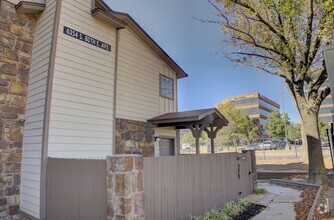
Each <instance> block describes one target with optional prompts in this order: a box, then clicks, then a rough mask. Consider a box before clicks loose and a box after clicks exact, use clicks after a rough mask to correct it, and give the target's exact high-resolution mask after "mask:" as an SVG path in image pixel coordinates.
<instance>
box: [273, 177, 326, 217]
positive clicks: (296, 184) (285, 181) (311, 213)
mask: <svg viewBox="0 0 334 220" xmlns="http://www.w3.org/2000/svg"><path fill="white" fill-rule="evenodd" d="M270 183H273V184H278V185H279V184H285V185H293V186H307V187H313V188H318V192H317V195H316V196H315V198H314V200H313V203H312V206H311V209H310V211H309V213H308V216H307V220H312V219H313V214H314V211H315V208H316V206H317V204H318V201H319V198H320V195H321V191H322V186H321V185H318V184H311V183H298V182H293V181H287V180H278V179H271V180H270Z"/></svg>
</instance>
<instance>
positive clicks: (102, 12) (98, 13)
mask: <svg viewBox="0 0 334 220" xmlns="http://www.w3.org/2000/svg"><path fill="white" fill-rule="evenodd" d="M92 16H94V17H98V18H101V19H104V20H106V21H107V22H109V23H111V24H112V25H114V26H115V27H116V28H129V29H130V30H131V31H133V32H134V33H135V34H136V35H137V36H138V37H139V38H140V39H141V40H142V41H143V42H144V43H145V44H146V45H147V46H148V47H149V48H150V49H151V50H153V51H154V52H155V53H156V54H157V55H158V57H160V59H162V60H163V61H165V62H166V64H167V65H168V66H169V67H170V68H171V69H172V70H174V71H175V72H176V76H177V78H178V79H180V78H184V77H188V74H187V73H186V72H184V70H183V69H182V68H181V67H180V66H179V65H178V64H177V63H176V62H175V61H174V60H173V59H172V58H171V57H170V56H169V55H168V54H167V53H166V52H165V51H164V50H163V49H162V48H161V47H160V46H159V45H158V44H157V42H155V41H154V40H153V39H152V38H151V37H150V35H148V34H147V33H146V32H145V31H144V29H143V28H142V27H141V26H140V25H139V24H138V23H137V22H136V21H135V20H134V19H133V18H132V17H131V16H130V15H129V14H127V13H122V12H116V11H113V10H112V9H111V8H110V7H109V6H108V5H107V4H106V3H105V2H104V1H102V0H95V8H94V9H93V10H92Z"/></svg>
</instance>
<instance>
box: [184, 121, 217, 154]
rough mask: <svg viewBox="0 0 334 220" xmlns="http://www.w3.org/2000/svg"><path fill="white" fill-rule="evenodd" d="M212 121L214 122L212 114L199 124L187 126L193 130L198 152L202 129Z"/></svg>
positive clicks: (197, 151) (197, 152) (198, 151)
mask: <svg viewBox="0 0 334 220" xmlns="http://www.w3.org/2000/svg"><path fill="white" fill-rule="evenodd" d="M212 122H213V117H212V115H208V116H206V117H205V118H203V119H202V120H201V121H200V123H198V124H195V125H186V126H185V127H186V128H188V129H189V130H190V131H191V133H192V135H193V136H194V138H195V139H196V154H199V153H200V149H199V138H200V137H201V136H202V131H203V130H204V129H205V128H206V127H207V126H208V125H209V124H210V123H212Z"/></svg>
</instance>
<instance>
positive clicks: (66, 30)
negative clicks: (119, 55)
mask: <svg viewBox="0 0 334 220" xmlns="http://www.w3.org/2000/svg"><path fill="white" fill-rule="evenodd" d="M64 34H66V35H68V36H71V37H73V38H75V39H78V40H81V41H83V42H86V43H88V44H91V45H93V46H95V47H99V48H101V49H103V50H107V51H111V46H110V44H107V43H104V42H103V41H100V40H97V39H95V38H94V37H90V36H88V35H86V34H83V33H81V32H79V31H76V30H73V29H72V28H69V27H66V26H64Z"/></svg>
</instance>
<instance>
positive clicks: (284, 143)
mask: <svg viewBox="0 0 334 220" xmlns="http://www.w3.org/2000/svg"><path fill="white" fill-rule="evenodd" d="M278 144H279V147H285V146H286V141H279V142H278Z"/></svg>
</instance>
